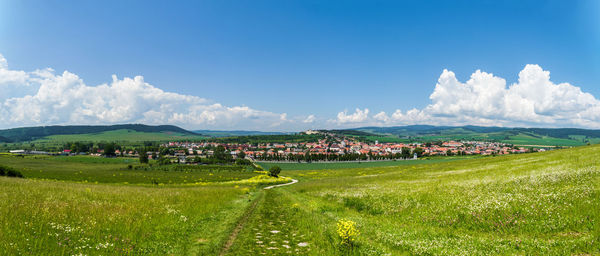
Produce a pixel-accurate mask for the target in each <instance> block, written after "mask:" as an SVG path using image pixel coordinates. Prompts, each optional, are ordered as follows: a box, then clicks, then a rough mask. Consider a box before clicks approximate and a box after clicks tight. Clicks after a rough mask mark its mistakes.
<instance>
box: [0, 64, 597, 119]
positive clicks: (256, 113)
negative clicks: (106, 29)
mask: <svg viewBox="0 0 600 256" xmlns="http://www.w3.org/2000/svg"><path fill="white" fill-rule="evenodd" d="M429 98H430V100H431V102H430V103H429V105H427V106H426V107H424V108H422V109H415V108H413V109H410V110H407V111H401V110H395V111H394V112H391V113H389V114H388V113H386V112H383V111H381V112H379V113H377V114H374V115H371V116H370V115H369V109H367V108H365V109H360V108H357V109H356V110H355V111H354V113H348V111H343V112H339V113H338V114H337V116H336V117H337V118H335V119H331V120H328V121H327V122H324V121H325V120H319V119H317V118H316V117H315V115H308V116H296V117H291V118H289V117H288V116H287V114H286V113H275V112H269V111H263V110H256V109H253V108H250V107H247V106H223V105H221V104H219V103H216V102H212V101H210V100H207V99H204V98H201V97H197V96H192V95H183V94H178V93H172V92H165V91H163V90H161V89H159V88H157V87H155V86H153V85H151V84H149V83H147V82H146V81H144V78H143V77H142V76H136V77H133V78H129V77H125V78H121V79H120V78H117V77H116V76H113V78H112V81H110V82H109V83H105V84H101V85H97V86H89V85H86V84H85V83H84V81H83V80H82V79H81V78H79V77H78V76H77V75H76V74H73V73H71V72H68V71H64V72H62V73H59V74H57V73H56V72H55V71H54V70H52V69H39V70H35V71H32V72H26V71H22V70H11V69H10V68H9V66H8V63H7V61H6V59H5V58H4V57H3V56H2V55H0V128H8V127H16V126H34V125H52V124H111V123H146V124H174V125H180V126H183V127H186V128H198V129H204V128H210V129H256V130H300V128H301V127H304V128H307V127H308V126H311V128H314V127H313V126H320V125H322V126H332V127H331V128H335V127H356V126H361V125H408V124H433V125H465V124H472V125H486V126H546V127H558V126H575V127H587V128H598V127H599V126H600V101H599V100H598V99H596V98H595V97H594V96H593V95H591V94H589V93H585V92H583V91H582V90H581V89H580V88H579V87H576V86H573V85H571V84H568V83H559V84H555V83H553V82H552V81H551V80H550V72H548V71H544V70H543V69H542V68H541V67H540V66H538V65H527V66H525V68H524V69H523V70H522V71H521V72H520V73H519V79H518V81H517V82H516V83H513V84H510V85H507V83H506V80H504V79H503V78H500V77H497V76H494V75H493V74H491V73H486V72H482V71H480V70H477V71H475V72H474V73H473V74H472V75H471V77H470V79H469V80H468V81H466V82H461V81H458V79H457V78H456V75H455V74H454V73H453V72H452V71H448V70H444V71H443V72H442V74H441V75H440V77H439V79H438V82H437V84H436V85H435V88H434V90H433V92H432V93H431V95H430V97H429ZM319 128H321V127H319Z"/></svg>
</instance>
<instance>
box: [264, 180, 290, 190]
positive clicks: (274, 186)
mask: <svg viewBox="0 0 600 256" xmlns="http://www.w3.org/2000/svg"><path fill="white" fill-rule="evenodd" d="M294 183H298V180H295V179H292V181H291V182H288V183H285V184H279V185H271V186H268V187H265V189H272V188H276V187H281V186H287V185H292V184H294Z"/></svg>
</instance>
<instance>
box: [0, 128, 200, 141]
mask: <svg viewBox="0 0 600 256" xmlns="http://www.w3.org/2000/svg"><path fill="white" fill-rule="evenodd" d="M123 129H125V130H133V131H138V132H176V133H182V134H190V135H198V134H197V133H194V132H191V131H188V130H185V129H183V128H180V127H177V126H174V125H144V124H117V125H65V126H63V125H54V126H37V127H22V128H12V129H6V130H0V141H2V142H20V141H32V140H36V139H40V138H43V137H47V136H52V135H65V134H87V133H100V132H106V131H113V130H123Z"/></svg>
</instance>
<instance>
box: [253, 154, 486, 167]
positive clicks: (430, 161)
mask: <svg viewBox="0 0 600 256" xmlns="http://www.w3.org/2000/svg"><path fill="white" fill-rule="evenodd" d="M480 157H481V156H451V157H427V158H423V159H419V160H396V161H394V160H390V161H362V162H347V161H340V162H312V163H306V162H300V163H276V162H259V163H258V164H260V165H261V166H262V167H263V168H264V169H269V168H271V167H272V166H275V165H277V166H279V167H281V169H282V170H326V169H349V168H370V167H388V166H402V165H419V164H433V163H441V162H448V161H456V160H464V159H473V158H480Z"/></svg>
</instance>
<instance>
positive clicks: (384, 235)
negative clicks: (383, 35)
mask: <svg viewBox="0 0 600 256" xmlns="http://www.w3.org/2000/svg"><path fill="white" fill-rule="evenodd" d="M599 155H600V146H597V145H594V146H582V147H576V148H571V149H562V150H553V151H548V152H542V153H531V154H521V155H507V156H496V157H481V158H473V159H459V158H457V159H448V160H445V161H443V160H437V159H433V160H417V161H398V162H402V163H403V164H397V165H390V166H384V165H381V166H368V165H364V163H361V164H360V165H359V166H346V167H340V168H334V167H331V166H330V167H328V168H319V166H316V163H315V164H310V165H312V166H313V167H312V169H306V170H302V169H299V168H286V167H285V166H283V165H282V167H283V169H284V170H283V171H282V173H281V175H282V176H284V177H290V178H293V179H296V180H298V183H295V184H291V185H287V186H281V187H275V188H271V189H263V188H264V187H265V186H266V185H268V184H270V183H285V182H288V181H289V179H284V178H280V179H274V178H267V177H266V176H264V175H261V174H259V173H255V172H251V171H247V170H241V169H235V170H234V169H227V168H224V169H217V167H216V166H215V167H210V168H209V167H206V168H201V169H197V170H196V169H194V170H179V171H176V170H174V169H172V170H162V169H154V168H149V169H147V170H134V169H133V167H132V170H129V169H128V166H129V165H132V166H138V164H137V163H135V162H132V161H134V160H135V159H121V158H117V159H102V158H95V159H93V158H85V157H78V158H57V157H46V158H43V157H30V158H27V157H26V158H17V157H13V156H1V157H0V165H6V166H12V167H16V168H18V169H19V170H21V171H22V173H23V175H24V176H25V178H24V179H22V178H8V177H0V251H1V252H3V253H4V254H8V255H262V254H266V255H289V254H292V255H515V254H516V255H600V211H599V210H598V209H600V170H599V167H600V158H599V157H598V156H599ZM392 162H393V161H392ZM261 165H263V167H267V166H265V164H264V163H262V164H261ZM211 168H212V169H211ZM232 168H234V167H232ZM128 172H130V173H131V174H127V173H128ZM138 172H139V173H140V174H137V173H138ZM78 173H79V174H78ZM105 173H106V174H105ZM121 173H123V175H120V174H121ZM211 173H212V174H213V175H212V176H214V175H217V174H218V173H223V174H225V173H227V175H231V176H225V175H222V177H221V178H215V179H212V180H202V182H196V181H195V180H194V179H191V178H189V177H190V176H191V175H206V176H210V174H211ZM113 174H114V175H115V176H113ZM143 174H145V175H147V176H148V175H166V176H154V177H161V178H163V179H170V180H172V181H173V182H172V183H170V184H169V183H163V185H156V184H153V183H149V182H148V181H147V179H145V178H143ZM236 174H237V175H239V176H235V175H236ZM138 175H142V176H138ZM244 175H247V176H244ZM79 176H82V177H87V178H89V177H91V178H94V177H96V178H95V179H91V178H89V180H87V181H82V180H81V177H79ZM181 176H187V177H188V178H187V179H184V178H183V177H181ZM110 177H114V178H110ZM194 177H196V176H194ZM197 177H198V179H204V178H202V177H200V176H197ZM233 177H235V178H233ZM95 182H98V184H96V183H95ZM125 182H127V184H125ZM340 220H345V221H346V222H344V223H352V226H353V228H355V229H356V231H357V232H355V233H351V234H352V239H351V240H349V241H351V242H345V243H342V238H341V237H340V234H341V233H340V230H339V229H338V225H337V224H338V223H341V222H340Z"/></svg>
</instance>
